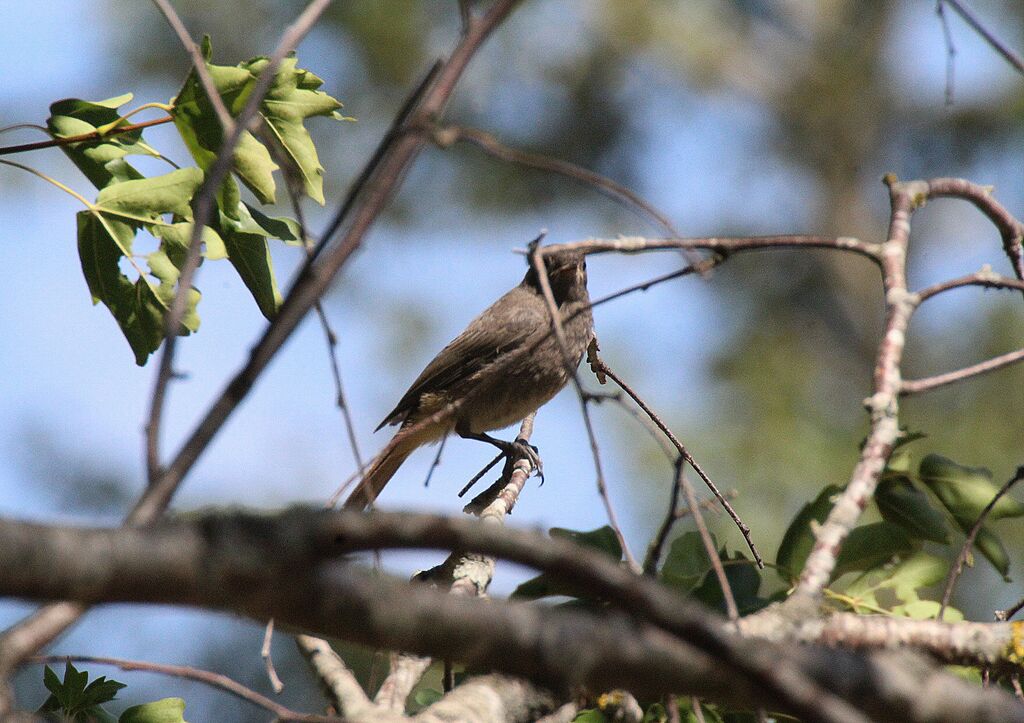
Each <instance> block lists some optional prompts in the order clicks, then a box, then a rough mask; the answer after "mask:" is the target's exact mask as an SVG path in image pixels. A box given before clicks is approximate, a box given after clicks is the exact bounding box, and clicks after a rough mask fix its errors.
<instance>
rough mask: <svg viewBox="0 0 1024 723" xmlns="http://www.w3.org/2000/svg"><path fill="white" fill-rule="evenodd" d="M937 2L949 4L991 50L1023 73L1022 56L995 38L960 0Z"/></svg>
mask: <svg viewBox="0 0 1024 723" xmlns="http://www.w3.org/2000/svg"><path fill="white" fill-rule="evenodd" d="M939 4H940V5H942V4H945V5H949V6H950V7H951V8H953V10H955V11H956V14H957V15H959V16H960V17H962V18H963V19H964V22H966V23H967V24H968V25H970V26H971V28H973V29H974V31H975V32H976V33H978V35H980V36H981V37H982V39H983V40H984V41H985V42H986V43H988V44H989V45H990V46H991V47H992V49H993V50H995V51H996V52H997V53H999V54H1000V55H1002V56H1003V58H1004V59H1005V60H1006V62H1007V63H1009V64H1010V65H1011V66H1013V67H1014V68H1015V69H1016V70H1017V72H1018V73H1020V74H1022V75H1024V58H1022V57H1021V56H1020V55H1019V54H1018V53H1016V52H1015V51H1014V50H1013V49H1011V48H1010V46H1009V45H1007V44H1006V43H1004V42H1003V41H1002V40H1000V39H999V38H997V37H996V35H995V33H993V32H992V31H991V30H989V29H988V28H987V27H985V24H984V23H983V22H981V20H980V19H979V18H978V16H977V15H975V14H974V11H973V10H971V9H970V8H969V7H967V6H966V5H965V4H964V3H962V2H960V0H941V1H940V3H939Z"/></svg>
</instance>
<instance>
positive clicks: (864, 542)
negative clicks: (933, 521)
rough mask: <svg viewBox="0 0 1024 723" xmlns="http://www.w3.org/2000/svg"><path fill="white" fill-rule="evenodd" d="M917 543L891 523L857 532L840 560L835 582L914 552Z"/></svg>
mask: <svg viewBox="0 0 1024 723" xmlns="http://www.w3.org/2000/svg"><path fill="white" fill-rule="evenodd" d="M912 549H913V543H912V542H911V540H910V538H909V537H908V536H907V533H905V532H904V531H903V529H902V528H901V527H899V526H897V525H894V524H892V523H891V522H884V521H883V522H873V523H871V524H869V525H863V526H861V527H858V528H856V529H854V530H853V531H852V532H851V533H850V535H849V537H847V538H846V542H844V543H843V548H842V550H840V552H839V558H838V559H837V560H836V567H835V570H833V571H832V579H833V580H835V579H836V578H838V577H840V576H842V575H844V574H846V573H848V572H854V571H856V570H869V569H871V568H873V567H877V566H879V565H883V564H885V563H886V562H888V561H889V560H891V559H892V558H893V557H894V556H896V555H901V554H905V553H908V552H910V551H911V550H912Z"/></svg>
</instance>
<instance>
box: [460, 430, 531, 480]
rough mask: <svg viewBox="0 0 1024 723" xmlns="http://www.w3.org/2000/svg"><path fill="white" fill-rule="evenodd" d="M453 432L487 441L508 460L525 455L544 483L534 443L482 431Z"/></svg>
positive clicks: (465, 437) (467, 437)
mask: <svg viewBox="0 0 1024 723" xmlns="http://www.w3.org/2000/svg"><path fill="white" fill-rule="evenodd" d="M455 433H456V434H458V435H459V436H460V437H462V438H463V439H475V440H476V441H478V442H487V444H490V445H493V446H495V447H497V448H498V449H500V450H501V452H502V454H504V455H505V457H506V458H507V459H508V460H509V461H511V460H512V459H514V458H515V457H516V456H518V455H522V456H524V457H526V458H527V459H528V460H530V464H531V465H533V468H534V470H536V472H537V476H538V477H540V481H541V484H543V483H544V465H543V464H542V463H541V461H540V453H539V450H538V449H537V448H536V447H535V446H534V445H532V444H530V443H528V442H527V441H526V440H525V439H521V438H519V437H516V439H515V441H513V442H506V441H505V440H503V439H496V438H495V437H492V436H491V435H489V434H486V433H484V432H470V431H468V430H459V429H456V430H455Z"/></svg>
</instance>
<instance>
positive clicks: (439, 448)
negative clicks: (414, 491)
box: [423, 435, 462, 497]
mask: <svg viewBox="0 0 1024 723" xmlns="http://www.w3.org/2000/svg"><path fill="white" fill-rule="evenodd" d="M447 441H448V435H445V436H443V437H441V442H440V443H439V444H438V445H437V454H435V455H434V461H433V462H431V463H430V469H428V470H427V476H426V479H424V480H423V486H424V487H429V486H430V480H431V479H432V478H433V477H434V470H436V469H437V468H438V467H439V466H441V453H442V452H444V443H445V442H447ZM459 496H460V497H461V496H462V495H459Z"/></svg>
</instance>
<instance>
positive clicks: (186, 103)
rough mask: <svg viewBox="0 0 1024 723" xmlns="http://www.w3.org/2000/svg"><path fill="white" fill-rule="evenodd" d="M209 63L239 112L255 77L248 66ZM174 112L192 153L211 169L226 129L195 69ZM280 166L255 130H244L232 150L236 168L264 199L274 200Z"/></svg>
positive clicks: (233, 110) (231, 109)
mask: <svg viewBox="0 0 1024 723" xmlns="http://www.w3.org/2000/svg"><path fill="white" fill-rule="evenodd" d="M206 67H207V69H208V70H209V71H210V76H211V77H212V79H213V84H214V86H215V87H216V89H217V92H218V93H220V95H221V97H222V98H223V99H224V102H225V105H227V107H228V111H229V112H230V113H231V115H232V116H235V115H237V114H238V113H239V112H240V111H241V109H242V107H243V106H244V105H245V98H246V97H248V95H249V92H250V91H251V90H252V86H253V84H254V81H255V78H254V77H253V75H252V74H251V73H250V72H249V71H248V70H247V69H245V68H240V67H232V66H226V65H214V64H212V63H207V64H206ZM171 116H172V117H173V118H174V125H175V126H176V127H177V128H178V132H179V133H180V134H181V137H182V139H183V140H184V141H185V146H186V147H187V148H188V150H189V153H191V154H192V157H193V158H194V159H195V161H196V163H197V164H199V167H200V168H202V169H203V170H204V171H208V170H209V169H210V167H211V166H212V165H213V164H214V162H215V161H216V159H217V154H218V153H219V152H220V149H221V147H222V146H223V143H224V131H223V129H222V127H221V125H220V121H219V120H218V119H217V115H216V112H215V111H214V109H213V104H212V103H211V102H210V99H209V98H208V97H207V96H206V92H205V91H204V90H203V87H202V85H201V84H200V82H199V76H198V75H197V74H196V72H195V69H193V70H192V72H190V73H189V75H188V77H187V78H186V79H185V83H184V85H183V86H182V88H181V90H180V91H179V92H178V95H177V97H176V98H175V99H174V108H173V110H172V111H171ZM276 169H277V164H275V163H274V161H273V159H272V158H271V157H270V152H269V151H267V149H266V148H265V147H264V146H263V145H261V144H260V142H259V141H257V140H256V138H254V137H253V135H252V133H250V132H249V131H244V132H243V133H242V136H241V138H240V139H239V142H238V145H237V147H236V148H235V151H234V153H233V154H232V170H233V171H234V173H235V174H236V175H237V176H238V177H239V178H240V179H241V180H242V183H244V184H245V185H246V187H248V188H249V190H251V191H252V192H253V193H254V194H255V195H256V197H257V198H258V199H259V200H260V203H274V200H275V195H274V194H275V185H274V177H273V172H274V171H275V170H276Z"/></svg>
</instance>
